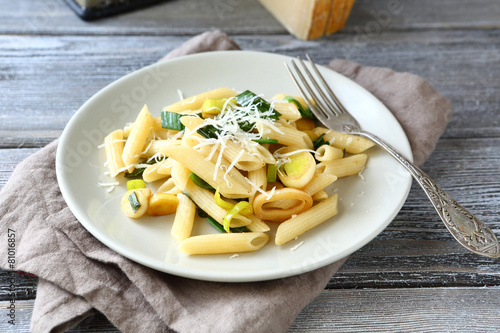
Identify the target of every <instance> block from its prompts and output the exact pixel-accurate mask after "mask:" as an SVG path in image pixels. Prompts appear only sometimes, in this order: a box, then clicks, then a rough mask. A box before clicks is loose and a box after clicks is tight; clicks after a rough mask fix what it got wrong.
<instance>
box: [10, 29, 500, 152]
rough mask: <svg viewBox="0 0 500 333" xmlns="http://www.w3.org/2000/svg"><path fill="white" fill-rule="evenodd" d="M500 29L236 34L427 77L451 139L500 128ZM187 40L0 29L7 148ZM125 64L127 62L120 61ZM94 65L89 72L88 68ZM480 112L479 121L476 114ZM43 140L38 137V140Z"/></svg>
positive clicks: (263, 44) (268, 47)
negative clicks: (448, 115) (362, 35)
mask: <svg viewBox="0 0 500 333" xmlns="http://www.w3.org/2000/svg"><path fill="white" fill-rule="evenodd" d="M499 37H500V30H492V31H490V30H469V31H439V32H428V31H417V32H411V33H400V32H384V33H380V34H379V35H377V36H374V37H373V39H372V40H369V41H367V42H366V43H358V42H357V41H356V40H355V39H354V38H355V36H354V35H352V34H351V35H346V34H344V35H342V36H340V35H339V36H336V37H332V38H331V39H328V40H323V41H315V42H303V41H297V40H295V39H294V38H292V37H290V36H277V35H274V36H264V37H259V38H255V36H236V37H235V40H236V41H237V42H238V43H239V44H240V45H241V46H242V47H243V48H244V49H252V50H261V51H266V52H275V53H281V54H286V55H293V56H295V55H300V54H303V53H305V52H306V51H307V52H308V53H310V54H311V55H312V56H313V57H314V58H315V60H316V61H317V62H319V63H321V64H326V63H328V62H329V61H330V60H331V59H333V58H337V57H340V58H342V57H346V56H348V57H349V58H350V59H352V60H354V61H358V62H360V63H362V64H365V65H372V66H385V67H391V68H394V69H395V70H397V71H409V72H412V73H415V74H418V75H421V76H422V77H424V78H425V79H427V80H428V81H429V82H430V83H431V84H432V85H433V86H434V87H435V88H436V89H437V90H438V91H439V92H441V93H442V94H443V95H445V96H446V97H447V98H449V99H450V100H451V101H452V102H453V105H454V115H453V118H452V121H451V123H450V125H449V126H448V128H447V131H446V133H445V137H455V138H466V137H471V136H476V137H477V136H481V137H492V136H493V137H497V136H499V135H500V126H499V124H500V113H498V112H496V110H497V109H498V107H499V105H500V100H499V96H498V94H497V93H496V91H497V90H498V89H499V88H500V73H499V72H498V71H500V69H499V67H498V66H496V64H498V62H499V61H500V53H498V52H496V50H497V49H498V48H499V47H500V38H499ZM185 40H186V38H184V37H173V36H167V37H121V36H113V37H109V36H98V37H96V36H93V37H88V36H69V37H57V36H56V37H54V36H0V63H1V64H2V65H0V73H1V74H0V75H1V76H2V77H3V78H4V79H3V80H0V89H1V90H2V91H3V94H2V95H1V96H0V115H1V117H2V118H1V122H0V134H2V137H3V139H0V146H1V147H4V148H8V147H17V146H20V145H23V144H25V146H28V147H29V146H40V145H43V144H46V143H47V142H49V141H50V140H52V139H53V138H55V137H56V136H57V135H58V134H59V133H60V132H61V131H62V129H63V128H64V126H65V124H66V123H67V122H68V120H69V118H70V117H71V115H72V114H73V113H74V112H75V111H76V110H77V109H78V108H79V107H80V106H81V105H82V104H83V103H84V102H85V101H86V100H87V99H88V98H90V97H91V96H92V95H93V94H94V93H96V92H97V91H98V90H100V89H101V88H103V87H104V86H106V85H107V84H109V83H111V82H112V81H114V80H116V79H118V78H119V77H121V76H123V75H125V74H127V73H129V72H131V71H133V70H135V69H139V68H141V67H143V66H145V65H147V64H150V63H153V62H154V61H156V60H158V59H159V58H161V57H162V56H163V55H164V54H165V53H167V52H168V51H170V50H172V49H173V48H174V47H176V46H179V45H180V44H182V43H183V42H184V41H185ZM117 62H120V66H117V65H116V63H117ZM90 69H91V70H90ZM471 117H473V121H471ZM37 138H40V140H39V142H36V141H37Z"/></svg>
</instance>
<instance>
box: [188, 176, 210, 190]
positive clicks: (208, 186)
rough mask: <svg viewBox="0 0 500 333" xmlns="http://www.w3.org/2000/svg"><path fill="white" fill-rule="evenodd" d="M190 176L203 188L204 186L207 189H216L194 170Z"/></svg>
mask: <svg viewBox="0 0 500 333" xmlns="http://www.w3.org/2000/svg"><path fill="white" fill-rule="evenodd" d="M189 178H191V180H192V181H193V183H195V184H196V185H197V186H199V187H201V188H204V189H205V190H210V191H214V190H215V189H214V188H213V187H212V185H210V184H209V183H207V182H206V181H204V180H203V179H202V178H200V177H199V176H198V175H197V174H195V173H194V172H191V173H190V174H189Z"/></svg>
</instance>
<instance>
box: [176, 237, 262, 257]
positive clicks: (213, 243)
mask: <svg viewBox="0 0 500 333" xmlns="http://www.w3.org/2000/svg"><path fill="white" fill-rule="evenodd" d="M268 241H269V236H268V235H267V234H265V233H263V232H245V233H231V234H214V235H201V236H194V237H190V238H188V239H185V240H184V241H182V242H181V243H180V244H179V250H180V251H181V252H184V253H186V254H221V253H237V252H251V251H257V250H259V249H261V248H262V247H263V246H264V245H266V244H267V242H268Z"/></svg>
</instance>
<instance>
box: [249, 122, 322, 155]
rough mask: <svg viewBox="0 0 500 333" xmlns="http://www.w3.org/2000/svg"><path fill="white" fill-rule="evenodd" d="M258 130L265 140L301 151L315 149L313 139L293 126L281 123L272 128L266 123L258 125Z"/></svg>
mask: <svg viewBox="0 0 500 333" xmlns="http://www.w3.org/2000/svg"><path fill="white" fill-rule="evenodd" d="M256 128H257V131H258V132H259V133H260V134H261V135H262V137H263V138H266V139H274V140H278V143H280V144H282V145H285V146H291V147H297V148H301V149H312V148H313V144H312V140H311V138H309V136H308V135H307V134H306V133H304V132H301V131H299V130H297V129H296V128H294V127H292V126H289V125H285V124H283V123H279V124H276V125H275V126H273V127H270V126H269V124H266V123H257V127H256Z"/></svg>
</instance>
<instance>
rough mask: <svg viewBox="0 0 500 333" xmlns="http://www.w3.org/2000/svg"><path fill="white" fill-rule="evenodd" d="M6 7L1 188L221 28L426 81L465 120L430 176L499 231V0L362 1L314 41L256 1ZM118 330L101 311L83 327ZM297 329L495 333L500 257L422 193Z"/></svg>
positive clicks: (349, 265)
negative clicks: (467, 236) (102, 101)
mask: <svg viewBox="0 0 500 333" xmlns="http://www.w3.org/2000/svg"><path fill="white" fill-rule="evenodd" d="M0 4H1V8H2V10H1V12H0V92H1V93H0V160H1V164H0V165H1V167H0V187H1V186H3V185H4V184H5V182H6V181H7V179H8V178H9V176H10V175H11V173H12V170H13V169H14V167H15V166H16V165H17V164H18V163H19V162H20V161H21V160H23V159H24V158H26V157H27V156H29V155H30V154H32V153H34V152H36V151H37V150H39V149H40V148H41V147H43V146H45V145H46V144H47V143H49V142H50V141H52V140H53V139H55V138H57V137H58V136H59V135H60V134H61V132H62V130H63V129H64V126H65V125H66V123H67V122H68V120H69V119H70V117H71V115H72V114H73V113H74V112H75V111H76V110H77V109H78V107H79V106H80V105H81V104H82V103H84V102H85V101H86V100H87V99H88V98H89V97H90V96H92V95H93V94H94V93H96V92H97V91H99V90H100V89H101V88H103V87H104V86H105V85H107V84H108V83H110V82H112V81H114V80H115V79H118V78H119V77H121V76H123V75H124V74H127V73H129V72H130V71H132V70H135V69H138V68H140V67H143V66H145V65H148V64H151V63H153V62H155V61H156V60H158V59H159V58H160V57H162V56H163V55H164V54H166V53H167V52H168V51H170V50H172V49H174V48H175V47H177V46H179V45H181V44H182V43H183V42H184V41H186V40H187V39H188V38H190V37H191V36H193V35H196V34H198V33H201V32H203V31H206V30H207V29H213V28H219V29H221V30H223V31H225V32H226V33H228V34H229V35H231V36H232V37H233V38H234V39H235V41H236V42H237V43H238V44H239V45H240V46H241V47H242V48H243V49H249V50H260V51H266V52H274V53H280V54H286V55H293V56H295V55H302V54H304V53H305V52H308V53H309V54H311V55H313V56H314V58H315V59H316V60H317V61H318V62H319V63H322V64H326V63H328V62H329V61H330V60H331V59H333V58H336V57H343V58H349V59H351V60H354V61H358V62H360V63H362V64H365V65H373V66H385V67H391V68H394V69H395V70H397V71H409V72H412V73H415V74H418V75H421V76H422V77H424V78H425V79H426V80H428V81H429V82H430V83H431V84H432V85H433V86H434V87H435V88H436V89H437V90H438V91H439V92H441V93H442V94H443V95H445V96H446V97H447V98H448V99H450V100H451V101H452V102H453V105H454V114H453V118H452V121H451V123H450V124H449V126H448V128H447V130H446V132H445V133H444V135H443V137H442V138H441V140H440V141H439V144H438V146H437V148H436V151H435V152H434V153H433V154H432V156H431V157H430V159H429V160H428V161H427V162H426V163H425V164H424V165H423V169H424V171H426V172H427V173H428V174H429V175H430V176H431V177H432V178H434V179H435V180H436V181H437V182H438V183H439V184H441V185H442V186H443V187H444V188H445V189H447V190H448V192H449V193H450V194H451V195H453V196H454V197H455V198H456V199H457V200H458V201H460V202H461V203H463V204H464V205H466V206H467V207H468V208H470V210H471V211H473V212H474V213H476V214H477V215H478V216H479V217H480V218H481V219H482V220H484V221H485V222H486V223H487V224H488V225H490V226H491V227H492V229H493V230H494V231H495V232H496V233H497V234H500V219H499V218H498V212H499V208H498V207H499V202H500V191H499V187H500V176H499V174H498V172H499V170H500V112H499V108H500V6H499V5H498V2H497V0H474V1H472V0H469V1H467V0H441V1H435V0H420V1H411V0H399V1H398V0H393V1H392V2H391V1H382V0H357V1H356V3H355V5H354V8H353V10H352V14H351V17H350V19H349V21H348V23H347V26H346V28H345V29H344V31H342V32H341V33H338V34H336V35H333V36H330V37H327V38H323V39H319V40H315V41H300V40H297V39H295V38H294V37H292V36H290V35H289V34H288V33H287V32H286V31H285V30H284V29H283V28H282V27H281V26H280V25H279V24H278V23H277V22H276V21H275V20H274V19H273V18H272V17H271V16H270V15H269V14H268V13H267V12H266V11H265V10H264V9H263V8H262V7H261V6H260V5H259V4H258V3H257V2H256V1H243V0H231V1H230V0H213V1H203V0H178V1H169V2H166V3H163V4H161V5H157V6H155V7H153V8H149V9H145V10H141V11H137V12H134V13H130V14H126V15H122V16H118V17H114V18H110V19H106V20H101V21H96V22H93V23H85V22H82V21H81V20H79V19H78V18H77V17H76V16H75V15H74V14H73V13H72V12H71V11H70V9H69V8H68V7H67V6H66V5H65V3H64V2H63V1H62V0H44V1H36V0H23V1H7V0H0ZM390 4H391V5H392V6H395V7H393V8H397V10H395V11H393V12H392V13H391V12H389V7H388V6H389V5H390ZM217 7H218V8H219V9H221V8H222V10H220V11H219V12H216V10H215V9H216V8H217ZM7 279H8V273H7V272H5V271H3V272H0V308H1V309H2V310H0V313H2V316H1V319H0V331H1V332H7V331H12V327H11V326H10V325H8V324H7V317H6V315H5V314H4V313H5V311H6V310H5V308H6V306H7V305H8V302H9V297H8V290H7V285H8V284H7ZM17 282H18V285H17V286H16V309H17V312H16V320H17V323H18V324H17V325H16V326H15V329H14V331H16V332H28V331H29V320H30V316H31V311H32V308H33V303H34V298H35V295H36V284H37V279H36V278H28V277H22V276H20V277H19V278H18V279H17ZM115 331H116V328H114V327H113V325H111V324H110V323H109V322H108V321H107V320H106V318H104V316H102V315H96V316H95V317H92V318H89V319H87V320H85V321H84V322H82V323H81V324H80V325H78V326H77V327H75V328H74V329H72V330H71V332H115ZM289 331H290V332H318V331H325V332H329V331H336V332H360V331H368V332H375V331H377V332H382V331H383V332H387V331H392V332H395V331H402V332H410V331H412V332H447V331H453V332H488V331H489V332H497V331H500V261H499V260H494V259H488V258H484V257H480V256H477V255H474V254H471V253H468V252H467V251H465V250H464V249H463V248H461V247H460V246H459V245H458V244H457V243H456V242H455V241H454V240H453V239H452V237H451V236H450V235H449V234H448V232H447V231H446V229H445V227H444V226H443V224H442V223H441V222H440V220H439V219H438V217H437V215H436V214H435V212H434V211H433V208H432V207H431V205H430V203H429V201H428V200H427V199H426V197H425V195H424V193H423V192H422V191H421V190H420V189H419V188H418V187H417V186H415V185H414V186H413V188H412V190H411V193H410V195H409V197H408V199H407V202H406V203H405V205H404V206H403V208H402V210H401V212H400V213H399V214H398V215H397V216H396V218H395V220H394V221H393V222H392V224H391V225H390V226H389V227H387V228H386V230H385V231H383V232H382V233H381V234H380V235H379V236H378V237H377V238H375V239H374V240H373V241H372V242H370V243H369V244H368V245H366V246H365V247H363V248H362V249H360V250H359V251H357V252H356V253H354V254H353V255H352V256H351V257H350V258H349V259H348V261H347V262H346V264H345V265H344V266H343V267H342V268H341V270H340V271H339V272H338V273H337V274H335V275H334V276H333V277H332V279H331V280H330V283H329V284H328V286H327V288H326V289H325V290H324V292H323V293H322V294H321V295H320V296H319V297H318V298H317V299H316V300H315V301H313V302H312V303H311V304H310V305H309V306H307V307H306V308H305V309H304V310H303V311H302V312H301V313H300V314H299V316H298V317H297V319H296V320H295V322H294V324H293V325H292V327H291V328H290V330H289Z"/></svg>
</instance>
